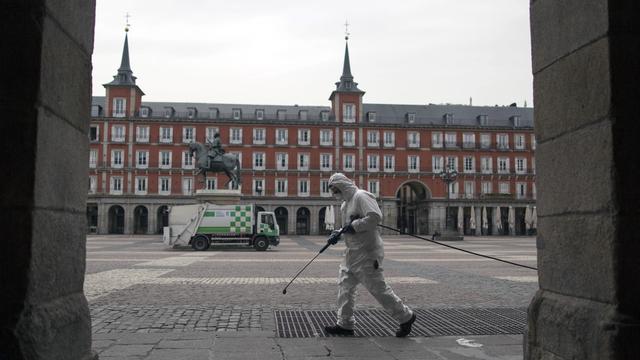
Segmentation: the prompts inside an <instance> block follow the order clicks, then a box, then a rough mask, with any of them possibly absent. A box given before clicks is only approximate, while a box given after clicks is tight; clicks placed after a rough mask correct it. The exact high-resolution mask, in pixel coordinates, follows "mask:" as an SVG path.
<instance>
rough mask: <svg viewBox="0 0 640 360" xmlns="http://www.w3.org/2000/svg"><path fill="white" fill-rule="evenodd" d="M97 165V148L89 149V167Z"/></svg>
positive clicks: (93, 167) (92, 167)
mask: <svg viewBox="0 0 640 360" xmlns="http://www.w3.org/2000/svg"><path fill="white" fill-rule="evenodd" d="M97 166H98V150H97V149H91V150H89V167H90V168H91V169H95V168H96V167H97Z"/></svg>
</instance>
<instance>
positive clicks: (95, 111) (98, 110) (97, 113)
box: [91, 105, 102, 117]
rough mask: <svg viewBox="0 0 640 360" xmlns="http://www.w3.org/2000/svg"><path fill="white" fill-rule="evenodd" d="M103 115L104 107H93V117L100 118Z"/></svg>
mask: <svg viewBox="0 0 640 360" xmlns="http://www.w3.org/2000/svg"><path fill="white" fill-rule="evenodd" d="M100 115H102V106H100V105H91V116H92V117H98V116H100Z"/></svg>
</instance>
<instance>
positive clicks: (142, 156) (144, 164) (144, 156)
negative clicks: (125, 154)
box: [136, 150, 149, 169]
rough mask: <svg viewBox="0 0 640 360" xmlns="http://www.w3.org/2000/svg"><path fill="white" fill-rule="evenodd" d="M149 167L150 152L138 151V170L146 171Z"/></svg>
mask: <svg viewBox="0 0 640 360" xmlns="http://www.w3.org/2000/svg"><path fill="white" fill-rule="evenodd" d="M148 167H149V151H147V150H139V151H136V168H138V169H146V168H148Z"/></svg>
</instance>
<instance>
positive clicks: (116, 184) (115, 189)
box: [110, 176, 122, 195]
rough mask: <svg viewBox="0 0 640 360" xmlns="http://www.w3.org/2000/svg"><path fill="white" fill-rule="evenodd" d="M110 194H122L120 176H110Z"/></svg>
mask: <svg viewBox="0 0 640 360" xmlns="http://www.w3.org/2000/svg"><path fill="white" fill-rule="evenodd" d="M110 193H111V195H122V176H112V177H111V191H110Z"/></svg>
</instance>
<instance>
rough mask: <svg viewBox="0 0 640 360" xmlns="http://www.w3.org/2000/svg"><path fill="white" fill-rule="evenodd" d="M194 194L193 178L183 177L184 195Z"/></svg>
mask: <svg viewBox="0 0 640 360" xmlns="http://www.w3.org/2000/svg"><path fill="white" fill-rule="evenodd" d="M192 194H193V178H190V177H188V178H182V195H192Z"/></svg>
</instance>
